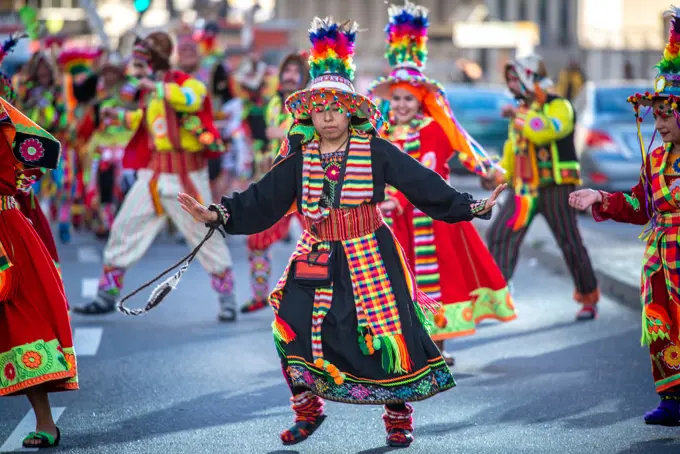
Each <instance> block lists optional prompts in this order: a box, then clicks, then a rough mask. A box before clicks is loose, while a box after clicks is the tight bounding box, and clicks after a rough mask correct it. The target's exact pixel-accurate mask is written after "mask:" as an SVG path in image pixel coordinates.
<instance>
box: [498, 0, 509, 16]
mask: <svg viewBox="0 0 680 454" xmlns="http://www.w3.org/2000/svg"><path fill="white" fill-rule="evenodd" d="M496 1H497V2H498V20H501V21H504V20H508V0H496Z"/></svg>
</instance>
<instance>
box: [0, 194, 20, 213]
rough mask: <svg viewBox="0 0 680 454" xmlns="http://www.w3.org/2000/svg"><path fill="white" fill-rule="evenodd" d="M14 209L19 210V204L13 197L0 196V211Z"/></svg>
mask: <svg viewBox="0 0 680 454" xmlns="http://www.w3.org/2000/svg"><path fill="white" fill-rule="evenodd" d="M16 208H19V203H18V202H17V199H15V198H14V196H11V195H0V211H5V210H14V209H16Z"/></svg>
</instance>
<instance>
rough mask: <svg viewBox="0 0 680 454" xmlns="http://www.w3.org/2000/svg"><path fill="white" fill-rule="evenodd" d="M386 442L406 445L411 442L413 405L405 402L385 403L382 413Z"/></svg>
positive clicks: (397, 445) (398, 445) (391, 444)
mask: <svg viewBox="0 0 680 454" xmlns="http://www.w3.org/2000/svg"><path fill="white" fill-rule="evenodd" d="M382 418H383V421H384V422H385V430H386V431H387V444H388V445H389V446H394V447H406V446H410V445H411V443H413V407H412V406H411V405H409V404H407V403H400V404H387V405H385V413H384V414H383V417H382Z"/></svg>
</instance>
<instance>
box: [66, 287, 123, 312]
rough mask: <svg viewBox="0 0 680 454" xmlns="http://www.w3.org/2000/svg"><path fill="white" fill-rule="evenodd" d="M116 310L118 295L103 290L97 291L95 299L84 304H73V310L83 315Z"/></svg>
mask: <svg viewBox="0 0 680 454" xmlns="http://www.w3.org/2000/svg"><path fill="white" fill-rule="evenodd" d="M115 310H116V297H115V296H114V295H111V294H109V293H106V292H105V291H103V290H100V291H99V292H98V293H97V296H96V297H95V299H94V301H92V302H91V303H89V304H86V305H84V306H73V312H75V313H76V314H82V315H104V314H110V313H111V312H114V311H115Z"/></svg>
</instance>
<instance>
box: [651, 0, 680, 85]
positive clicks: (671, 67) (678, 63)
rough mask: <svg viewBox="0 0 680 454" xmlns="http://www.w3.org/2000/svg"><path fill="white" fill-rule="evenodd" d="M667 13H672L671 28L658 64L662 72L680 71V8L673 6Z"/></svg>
mask: <svg viewBox="0 0 680 454" xmlns="http://www.w3.org/2000/svg"><path fill="white" fill-rule="evenodd" d="M666 14H668V15H671V30H670V33H669V37H668V43H667V44H666V48H665V49H664V51H663V59H662V60H661V61H660V62H659V63H658V64H657V65H656V67H657V68H658V69H659V72H660V73H662V74H667V73H678V72H680V17H678V16H680V8H678V7H676V6H671V10H670V11H667V12H666Z"/></svg>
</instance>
